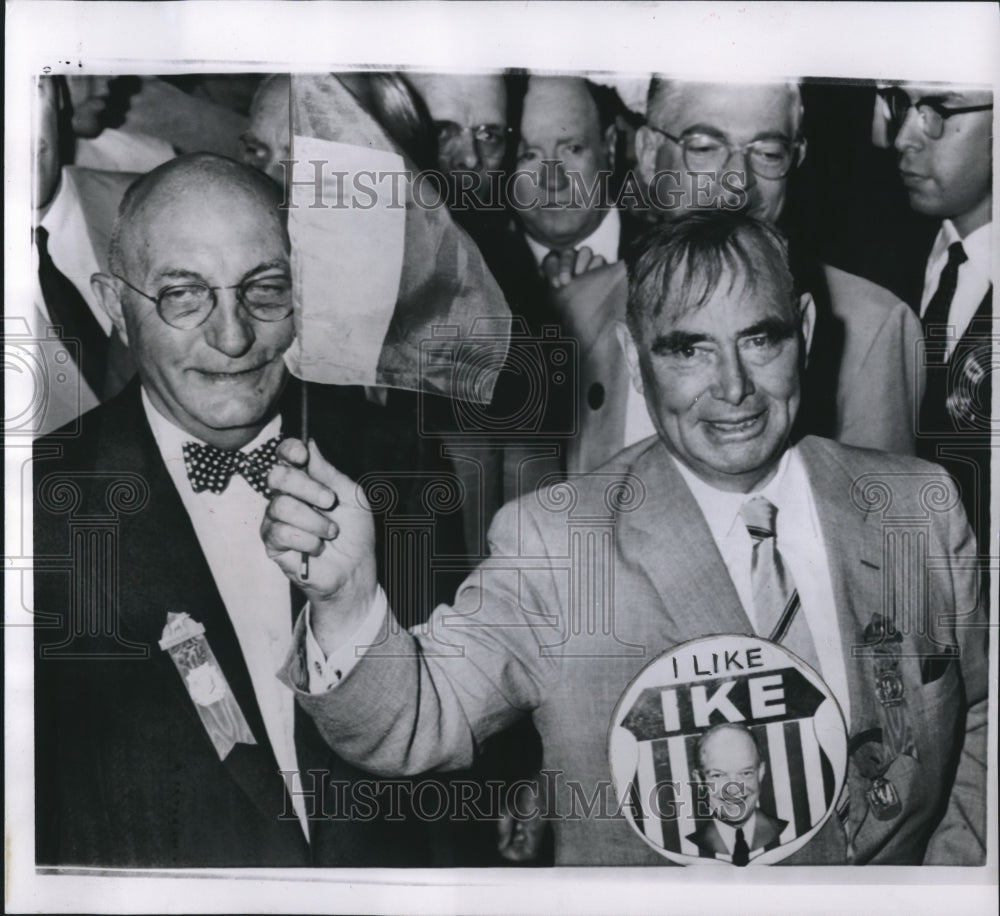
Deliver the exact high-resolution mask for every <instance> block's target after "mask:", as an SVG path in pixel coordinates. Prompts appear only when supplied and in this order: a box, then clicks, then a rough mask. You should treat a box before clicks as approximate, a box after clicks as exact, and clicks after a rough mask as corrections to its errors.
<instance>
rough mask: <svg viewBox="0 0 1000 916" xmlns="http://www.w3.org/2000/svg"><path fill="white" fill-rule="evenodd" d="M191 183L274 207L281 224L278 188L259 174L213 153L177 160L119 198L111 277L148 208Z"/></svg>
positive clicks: (110, 257)
mask: <svg viewBox="0 0 1000 916" xmlns="http://www.w3.org/2000/svg"><path fill="white" fill-rule="evenodd" d="M194 180H199V181H204V182H207V183H210V184H220V185H224V186H226V187H227V188H229V189H231V190H232V191H234V192H242V193H244V194H249V195H251V196H255V197H257V198H258V199H260V200H261V201H262V202H263V203H265V204H269V205H270V204H273V206H274V210H275V213H276V215H278V216H279V218H280V219H282V224H284V219H283V218H284V216H285V211H284V210H282V209H281V203H282V195H281V188H280V187H278V185H277V183H276V182H274V181H273V180H272V179H270V178H268V177H267V176H266V175H265V174H263V173H262V172H258V171H257V170H256V169H253V168H251V167H250V166H248V165H243V163H241V162H236V161H235V160H233V159H228V158H226V157H225V156H219V155H216V154H215V153H189V154H187V155H184V156H178V157H177V158H175V159H170V160H168V161H167V162H164V163H163V165H160V166H157V167H156V168H155V169H153V170H152V171H151V172H147V173H146V174H145V175H143V176H141V177H140V178H138V179H136V180H135V181H134V182H133V183H132V184H131V185H129V187H128V190H127V191H126V192H125V195H124V196H123V197H122V200H121V203H120V204H119V206H118V215H117V217H116V218H115V225H114V229H113V230H112V232H111V244H110V247H109V250H108V266H109V267H110V269H111V272H112V273H119V274H120V273H122V272H123V268H124V266H125V242H126V240H127V235H128V232H129V231H130V230H131V229H132V228H133V226H134V224H135V223H136V222H137V221H138V220H139V219H140V218H141V217H143V216H145V214H146V211H147V210H148V209H150V204H151V203H155V202H156V201H157V199H159V198H162V197H164V196H168V197H169V196H170V195H172V194H176V193H179V192H180V191H183V190H185V189H187V188H189V187H190V186H191V184H192V183H193V181H194Z"/></svg>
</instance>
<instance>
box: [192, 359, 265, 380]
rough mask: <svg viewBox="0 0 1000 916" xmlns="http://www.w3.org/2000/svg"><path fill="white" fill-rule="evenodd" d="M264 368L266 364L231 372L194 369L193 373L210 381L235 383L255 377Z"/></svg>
mask: <svg viewBox="0 0 1000 916" xmlns="http://www.w3.org/2000/svg"><path fill="white" fill-rule="evenodd" d="M265 368H267V364H266V363H265V364H264V365H262V366H254V367H253V368H251V369H239V370H235V371H231V372H212V371H210V370H208V369H195V370H194V371H195V372H197V373H198V374H199V375H201V376H203V377H204V378H207V379H210V380H211V381H219V382H226V381H237V380H239V379H241V378H245V377H246V376H249V375H256V374H257V373H259V372H261V371H263V370H264V369H265Z"/></svg>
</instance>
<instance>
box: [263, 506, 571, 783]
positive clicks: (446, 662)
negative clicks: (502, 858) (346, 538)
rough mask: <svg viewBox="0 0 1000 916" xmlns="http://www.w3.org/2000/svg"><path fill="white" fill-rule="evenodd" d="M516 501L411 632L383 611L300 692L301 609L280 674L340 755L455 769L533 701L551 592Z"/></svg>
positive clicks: (541, 553)
mask: <svg viewBox="0 0 1000 916" xmlns="http://www.w3.org/2000/svg"><path fill="white" fill-rule="evenodd" d="M522 505H523V504H522V503H515V504H511V505H508V506H506V507H505V508H504V509H502V510H501V511H500V513H499V514H498V515H497V517H496V519H495V520H494V523H493V525H492V526H491V529H490V553H491V556H490V558H489V559H487V560H486V561H484V563H483V564H481V566H480V567H479V568H478V569H477V570H475V571H474V572H473V573H472V574H471V575H470V576H469V577H468V578H467V579H466V581H465V582H464V584H463V585H462V586H461V588H460V589H459V591H458V594H457V596H456V601H455V605H454V607H448V606H446V605H441V606H439V607H438V608H437V609H436V610H435V611H434V614H433V615H432V616H431V618H430V620H429V621H428V622H427V623H426V624H425V625H423V626H420V627H415V628H414V629H413V631H412V632H407V631H406V630H404V629H403V628H402V627H400V626H399V623H398V618H397V616H396V614H390V615H389V616H388V619H387V622H386V626H385V627H383V630H382V633H381V634H380V636H379V637H378V638H377V640H376V642H375V644H374V645H372V646H369V647H368V648H367V649H366V650H364V655H363V657H362V658H361V660H360V661H359V662H358V664H357V665H356V666H355V667H354V668H353V669H352V670H351V671H350V673H348V674H346V675H345V676H344V679H343V680H342V681H341V682H340V684H339V685H338V686H337V687H336V688H334V689H332V690H329V691H327V692H325V693H320V694H310V693H308V686H309V685H308V675H307V673H306V672H305V671H304V670H303V665H302V658H303V656H304V651H302V646H301V639H302V621H301V619H300V624H299V628H298V629H297V631H296V645H295V646H294V647H293V650H292V653H291V655H290V657H289V660H288V662H287V663H286V665H285V668H284V669H283V671H282V675H281V676H282V678H283V680H285V682H286V683H287V684H289V686H291V687H292V689H293V690H295V692H296V695H297V697H298V701H299V703H300V704H301V705H302V707H303V708H304V709H305V710H306V712H308V713H309V715H311V716H312V717H313V719H314V720H315V722H316V724H317V726H318V728H319V731H320V733H321V734H322V735H323V737H324V739H325V740H326V741H327V743H328V744H329V745H330V746H331V747H332V748H333V749H334V750H335V751H336V752H337V753H338V754H339V755H340V756H341V757H343V758H344V759H346V760H348V761H350V762H352V763H355V764H357V765H359V766H361V767H363V768H364V769H366V770H368V771H369V772H373V773H375V774H377V775H385V776H409V775H414V774H417V773H421V772H425V771H427V770H433V769H442V770H451V769H459V768H462V767H466V766H468V765H469V764H470V763H471V762H472V760H473V758H474V756H475V753H476V750H477V749H478V747H479V745H480V744H481V743H482V741H483V740H484V739H485V738H487V737H489V736H490V735H492V734H494V733H496V732H498V731H500V730H501V729H503V728H504V727H506V726H508V725H510V724H511V723H513V722H514V721H516V720H517V719H519V718H521V717H522V716H524V715H526V714H529V713H530V712H531V711H532V710H533V709H534V708H535V707H537V706H538V704H539V702H540V698H541V697H542V696H544V695H545V693H546V689H545V682H546V680H547V679H548V678H549V677H550V676H551V673H550V667H551V664H552V663H551V661H549V660H547V659H545V658H543V653H542V652H541V649H540V646H541V645H542V644H544V643H547V642H555V641H556V639H555V637H554V635H553V634H554V632H555V631H556V630H557V627H558V623H557V621H558V619H559V618H558V615H557V611H556V609H557V608H558V595H557V594H556V590H555V587H554V583H553V577H552V574H551V571H550V570H549V569H548V563H547V562H546V556H547V555H546V551H545V545H544V544H543V541H542V537H541V535H540V533H539V529H538V527H537V525H536V524H535V522H534V521H533V520H532V518H531V516H530V514H528V513H527V512H524V511H523V510H522ZM514 558H517V559H514ZM531 566H534V567H536V568H529V567H531Z"/></svg>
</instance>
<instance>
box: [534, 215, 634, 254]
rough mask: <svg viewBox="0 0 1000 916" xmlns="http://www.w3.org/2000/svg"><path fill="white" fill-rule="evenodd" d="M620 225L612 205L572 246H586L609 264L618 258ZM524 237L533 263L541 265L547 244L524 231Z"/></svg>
mask: <svg viewBox="0 0 1000 916" xmlns="http://www.w3.org/2000/svg"><path fill="white" fill-rule="evenodd" d="M621 225H622V221H621V216H620V215H619V213H618V210H617V208H615V207H612V208H611V209H609V210H608V212H607V214H606V215H605V217H604V219H602V220H601V223H600V225H599V226H598V227H597V228H596V229H595V230H594V231H593V232H591V233H590V235H588V236H587V237H586V238H585V239H583V241H581V242H577V243H576V244H575V245H574V246H573V247H574V248H575V249H577V250H579V249H580V248H583V247H584V246H586V247H587V248H589V249H590V250H591V251H592V252H593V253H594V254H595V255H600V256H601V257H602V258H604V260H605V261H607V262H608V263H609V264H613V263H614V262H615V261H617V260H618V245H619V241H620V239H621ZM524 237H525V239H526V240H527V242H528V247H529V248H530V249H531V253H532V254H533V255H534V256H535V263H536V264H537V265H538V266H539V267H541V266H542V261H544V260H545V258H546V257H547V256H548V254H549V252H550V251H552V249H551V248H549V246H548V245H543V244H542V243H541V242H538V241H536V240H535V239H533V238H532V237H531V236H530V235H528V233H527V232H525V233H524Z"/></svg>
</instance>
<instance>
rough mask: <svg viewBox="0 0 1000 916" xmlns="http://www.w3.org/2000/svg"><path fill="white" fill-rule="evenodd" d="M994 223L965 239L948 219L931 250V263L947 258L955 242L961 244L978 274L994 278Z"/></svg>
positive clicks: (987, 224)
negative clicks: (991, 262)
mask: <svg viewBox="0 0 1000 916" xmlns="http://www.w3.org/2000/svg"><path fill="white" fill-rule="evenodd" d="M992 230H993V223H986V225H985V226H980V227H979V228H978V229H976V230H974V231H973V232H970V233H969V234H968V235H967V236H966V237H965V238H964V239H963V238H962V237H961V236H960V235H959V234H958V230H957V229H956V228H955V224H954V223H953V222H952V221H951V220H950V219H946V220H944V222H942V223H941V228H940V230H938V234H937V238H935V239H934V247H933V249H931V257H930V263H931V264H933V263H935V262H936V261H938V260H939V259H943V258H944V257H946V255H947V253H948V249H949V248H950V247H951V246H952V244H953V243H955V242H961V243H962V248H963V250H964V251H965V256H966V257H967V258H968V259H969V263H970V264H971V265H972V266H973V267H974V268H975V270H976V272H977V273H980V274H982V275H983V276H984V277H990V276H992V271H991V264H990V258H991V257H992V251H991V250H990V243H991V241H992V234H993V231H992Z"/></svg>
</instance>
